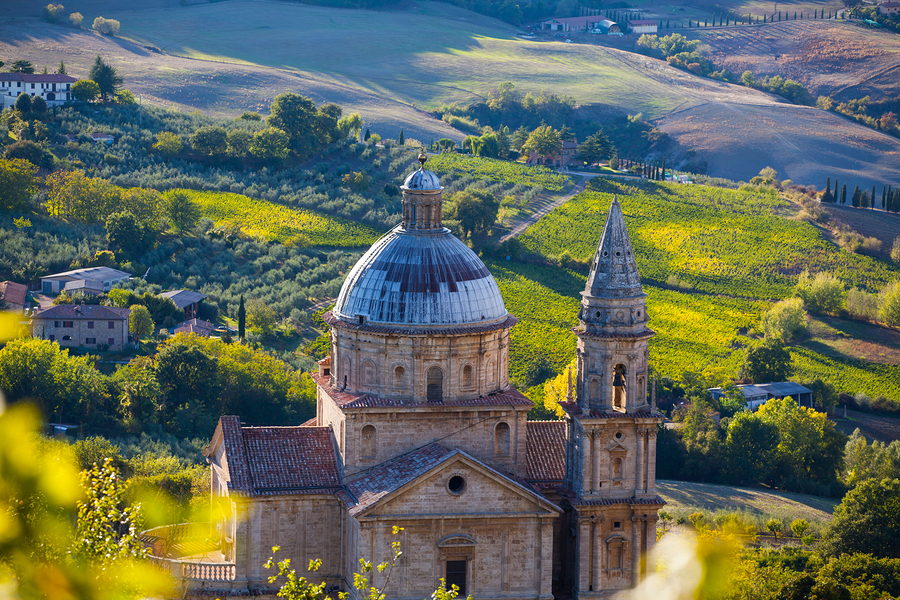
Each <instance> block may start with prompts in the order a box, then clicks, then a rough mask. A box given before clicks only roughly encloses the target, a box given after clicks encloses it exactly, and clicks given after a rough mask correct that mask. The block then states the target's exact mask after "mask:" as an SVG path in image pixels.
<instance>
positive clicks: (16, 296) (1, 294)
mask: <svg viewBox="0 0 900 600" xmlns="http://www.w3.org/2000/svg"><path fill="white" fill-rule="evenodd" d="M27 295H28V286H27V285H23V284H21V283H16V282H14V281H3V282H0V299H2V300H5V301H6V302H8V303H9V304H17V305H20V306H21V305H24V304H25V297H26V296H27Z"/></svg>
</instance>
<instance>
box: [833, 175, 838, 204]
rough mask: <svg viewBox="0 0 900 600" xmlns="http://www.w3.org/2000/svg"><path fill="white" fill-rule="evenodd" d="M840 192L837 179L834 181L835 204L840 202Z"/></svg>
mask: <svg viewBox="0 0 900 600" xmlns="http://www.w3.org/2000/svg"><path fill="white" fill-rule="evenodd" d="M838 191H839V190H838V181H837V179H835V180H834V201H835V202H837V201H838Z"/></svg>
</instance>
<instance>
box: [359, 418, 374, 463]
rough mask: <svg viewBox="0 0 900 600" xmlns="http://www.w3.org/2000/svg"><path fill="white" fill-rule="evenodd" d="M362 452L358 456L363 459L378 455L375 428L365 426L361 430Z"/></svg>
mask: <svg viewBox="0 0 900 600" xmlns="http://www.w3.org/2000/svg"><path fill="white" fill-rule="evenodd" d="M361 450H362V451H361V452H360V454H361V455H362V457H363V458H375V455H376V454H377V453H378V446H377V445H376V441H375V426H374V425H366V426H365V427H363V428H362V449H361Z"/></svg>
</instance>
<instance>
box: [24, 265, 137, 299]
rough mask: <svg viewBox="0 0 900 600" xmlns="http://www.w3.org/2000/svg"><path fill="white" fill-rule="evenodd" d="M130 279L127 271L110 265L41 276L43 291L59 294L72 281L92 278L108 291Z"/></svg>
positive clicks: (104, 290)
mask: <svg viewBox="0 0 900 600" xmlns="http://www.w3.org/2000/svg"><path fill="white" fill-rule="evenodd" d="M129 279H131V274H130V273H126V272H125V271H120V270H118V269H113V268H110V267H88V268H86V269H75V270H74V271H66V272H64V273H57V274H55V275H47V276H46V277H41V291H42V292H43V293H44V294H58V293H60V292H61V291H63V289H65V288H66V284H67V283H68V282H70V281H79V280H91V281H94V282H97V284H99V285H100V286H102V287H101V289H102V291H103V292H108V291H109V290H110V289H112V286H114V285H115V284H117V283H121V282H123V281H128V280H129ZM97 284H95V285H97Z"/></svg>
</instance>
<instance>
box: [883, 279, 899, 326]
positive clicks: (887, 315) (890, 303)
mask: <svg viewBox="0 0 900 600" xmlns="http://www.w3.org/2000/svg"><path fill="white" fill-rule="evenodd" d="M880 313H881V320H882V321H884V322H885V323H887V324H888V325H891V326H898V325H900V280H897V281H892V282H890V283H889V284H888V285H887V287H885V288H884V289H883V290H882V291H881V306H880Z"/></svg>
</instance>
